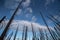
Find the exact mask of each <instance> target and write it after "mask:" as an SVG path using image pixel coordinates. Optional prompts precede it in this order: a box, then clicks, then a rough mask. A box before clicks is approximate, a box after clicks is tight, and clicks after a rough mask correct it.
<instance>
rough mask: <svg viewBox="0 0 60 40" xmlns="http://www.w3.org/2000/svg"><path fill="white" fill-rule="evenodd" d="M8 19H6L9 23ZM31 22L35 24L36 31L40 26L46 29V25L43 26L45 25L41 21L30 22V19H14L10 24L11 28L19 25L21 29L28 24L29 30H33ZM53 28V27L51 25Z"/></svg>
mask: <svg viewBox="0 0 60 40" xmlns="http://www.w3.org/2000/svg"><path fill="white" fill-rule="evenodd" d="M7 22H8V21H6V23H7ZM31 23H32V24H33V28H34V29H35V31H37V30H38V28H41V29H43V30H44V29H46V30H47V28H46V26H43V25H40V24H39V23H35V22H29V21H25V20H13V22H12V24H11V26H10V29H14V30H15V29H16V28H17V27H19V30H20V31H22V30H23V29H22V28H23V27H24V26H27V27H28V31H31V30H32V29H31V27H32V26H31ZM50 28H51V29H53V28H52V27H50Z"/></svg>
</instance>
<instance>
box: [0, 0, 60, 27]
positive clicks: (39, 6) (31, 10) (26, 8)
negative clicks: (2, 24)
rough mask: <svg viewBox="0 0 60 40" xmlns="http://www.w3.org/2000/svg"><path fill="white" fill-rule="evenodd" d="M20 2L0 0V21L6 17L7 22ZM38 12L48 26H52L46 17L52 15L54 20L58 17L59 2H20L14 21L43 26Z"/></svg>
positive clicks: (40, 0) (42, 0)
mask: <svg viewBox="0 0 60 40" xmlns="http://www.w3.org/2000/svg"><path fill="white" fill-rule="evenodd" d="M20 1H21V0H0V19H1V18H2V17H3V16H7V19H8V20H9V19H10V17H11V15H12V14H13V12H14V10H15V9H16V7H17V5H18V4H19V2H20ZM40 11H41V12H42V14H43V15H44V17H45V19H46V20H47V23H48V24H49V26H52V22H51V21H50V20H49V19H48V18H47V17H46V16H47V15H49V14H52V15H53V16H54V17H56V18H57V17H59V16H58V15H60V0H25V1H24V2H22V4H21V6H20V8H19V10H18V12H17V14H16V16H15V18H14V20H25V21H29V22H35V23H38V24H40V25H44V22H43V20H42V18H41V16H40ZM59 19H60V18H59ZM59 19H58V20H59Z"/></svg>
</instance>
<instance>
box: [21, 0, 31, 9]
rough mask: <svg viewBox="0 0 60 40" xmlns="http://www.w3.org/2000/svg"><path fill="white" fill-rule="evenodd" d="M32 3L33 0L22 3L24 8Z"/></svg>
mask: <svg viewBox="0 0 60 40" xmlns="http://www.w3.org/2000/svg"><path fill="white" fill-rule="evenodd" d="M30 3H31V0H26V1H25V2H23V3H22V6H23V8H25V7H28V6H29V5H30Z"/></svg>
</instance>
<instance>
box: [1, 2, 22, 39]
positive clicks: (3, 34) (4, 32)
mask: <svg viewBox="0 0 60 40" xmlns="http://www.w3.org/2000/svg"><path fill="white" fill-rule="evenodd" d="M21 3H22V1H21V2H20V3H19V5H18V7H17V8H16V10H15V11H14V13H13V15H12V17H11V18H10V20H9V22H8V24H7V26H6V28H5V29H4V31H3V33H2V35H1V37H0V40H3V38H4V36H5V35H6V32H7V30H8V28H9V26H10V24H11V23H12V21H13V19H14V17H15V15H16V13H17V11H18V9H19V7H20V5H21Z"/></svg>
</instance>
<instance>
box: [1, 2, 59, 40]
mask: <svg viewBox="0 0 60 40" xmlns="http://www.w3.org/2000/svg"><path fill="white" fill-rule="evenodd" d="M21 3H22V2H20V3H19V5H18V6H17V8H16V9H15V11H14V13H13V15H12V16H11V18H10V20H9V22H8V23H7V24H6V27H5V29H4V30H3V32H2V34H1V36H0V40H11V37H12V35H13V32H11V33H10V35H9V36H8V37H7V38H6V33H7V32H8V30H9V27H10V24H11V23H12V21H13V20H14V17H15V15H16V13H17V11H18V9H19V7H20V4H21ZM40 16H41V18H42V20H43V22H44V24H45V25H46V27H47V30H48V32H49V34H50V36H49V34H48V33H47V31H46V30H43V29H40V28H38V30H39V37H37V36H38V35H36V33H37V32H35V30H34V28H33V24H32V23H31V29H32V31H31V32H32V40H60V22H59V21H58V20H57V19H56V18H55V17H54V16H53V15H51V14H49V16H46V17H47V18H48V19H50V20H51V21H52V22H53V24H54V27H53V29H54V30H55V31H53V30H52V29H50V28H49V26H48V24H47V21H46V20H45V17H44V15H43V13H41V12H40ZM58 16H59V15H58ZM59 17H60V16H59ZM5 19H6V16H3V17H2V18H1V19H0V24H2V22H3V21H4V20H5ZM2 27H3V25H2V26H1V25H0V29H2ZM18 28H19V27H17V28H16V32H15V35H14V38H13V40H15V39H16V36H17V32H18ZM44 32H45V34H44ZM27 34H28V27H27V26H24V27H23V32H22V38H21V39H18V40H27V38H28V35H27ZM5 38H6V39H5Z"/></svg>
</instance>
